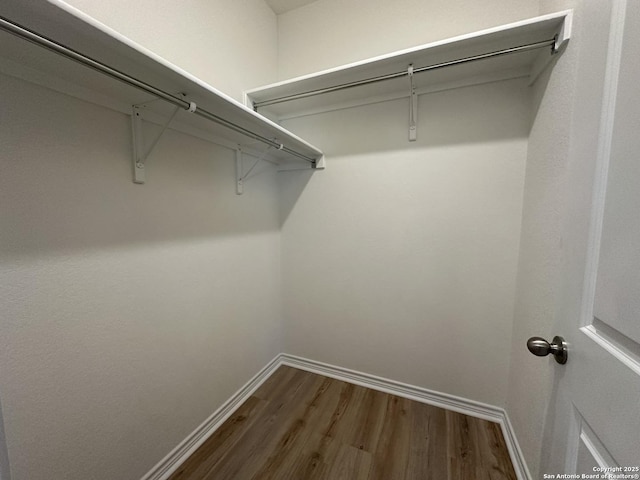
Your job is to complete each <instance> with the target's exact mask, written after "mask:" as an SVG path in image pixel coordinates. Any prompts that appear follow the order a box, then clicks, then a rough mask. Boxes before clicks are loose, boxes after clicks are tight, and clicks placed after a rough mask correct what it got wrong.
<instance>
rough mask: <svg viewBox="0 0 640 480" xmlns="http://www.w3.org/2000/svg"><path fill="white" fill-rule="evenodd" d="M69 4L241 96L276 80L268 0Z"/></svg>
mask: <svg viewBox="0 0 640 480" xmlns="http://www.w3.org/2000/svg"><path fill="white" fill-rule="evenodd" d="M67 3H69V4H71V5H73V6H74V7H76V8H78V9H80V10H82V11H83V12H85V13H87V14H89V15H90V16H92V17H94V18H95V19H97V20H99V21H100V22H102V23H104V24H106V25H108V26H109V27H111V28H113V29H114V30H117V31H118V32H120V33H122V34H123V35H125V36H126V37H129V38H130V39H131V40H133V41H134V42H137V43H139V44H140V45H142V46H144V47H146V48H148V49H149V50H151V51H152V52H154V53H156V54H158V55H160V56H161V57H164V58H166V59H167V60H169V61H170V62H171V63H173V64H175V65H177V66H178V67H180V68H182V69H183V70H186V71H187V72H189V73H191V74H192V75H195V76H196V77H198V78H201V79H202V80H204V81H205V82H207V83H209V84H210V85H213V86H214V87H215V88H217V89H218V90H220V91H222V92H224V93H226V94H227V95H230V96H232V97H234V98H235V99H236V100H239V101H241V100H242V92H243V91H244V90H248V89H249V88H252V87H257V86H260V85H265V84H268V83H271V82H273V81H274V80H275V76H276V68H277V58H278V43H277V42H278V31H277V27H276V25H277V18H276V15H275V14H274V13H273V11H272V10H271V9H270V8H269V7H268V6H267V5H266V3H265V2H264V0H206V1H203V0H181V1H179V2H176V1H173V0H135V1H130V0H109V1H108V2H102V1H99V0H67Z"/></svg>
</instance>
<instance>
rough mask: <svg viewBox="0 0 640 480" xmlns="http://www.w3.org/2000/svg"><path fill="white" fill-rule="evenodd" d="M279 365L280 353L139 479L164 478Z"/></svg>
mask: <svg viewBox="0 0 640 480" xmlns="http://www.w3.org/2000/svg"><path fill="white" fill-rule="evenodd" d="M280 365H281V361H280V355H278V356H276V357H275V358H274V359H273V360H271V361H270V362H269V363H268V364H267V366H265V367H264V368H263V369H262V370H260V372H258V373H257V374H256V375H255V376H254V377H253V378H252V379H251V380H249V381H248V382H247V383H246V384H244V385H243V386H242V387H241V388H240V390H238V391H237V392H236V393H234V394H233V395H232V396H231V397H230V398H229V399H228V400H227V401H226V402H225V403H224V404H222V406H221V407H220V408H218V410H216V411H215V412H214V413H213V414H212V415H211V416H210V417H209V418H207V419H206V420H205V421H204V422H203V423H202V424H201V425H200V426H198V427H197V428H196V429H195V430H194V431H193V432H192V433H191V434H189V436H188V437H187V438H185V439H184V440H183V441H182V442H181V443H180V444H179V445H178V446H177V447H176V448H174V449H173V450H172V451H171V452H170V453H169V454H168V455H167V456H166V457H164V458H163V459H162V460H160V462H158V463H157V464H156V465H155V466H154V467H153V468H152V469H151V470H149V472H147V474H146V475H145V476H144V477H142V479H141V480H166V479H167V478H169V476H170V475H171V474H172V473H173V472H175V471H176V470H177V469H178V467H179V466H180V465H182V463H184V461H185V460H186V459H187V458H189V456H190V455H191V454H192V453H193V452H195V451H196V450H197V449H198V447H200V445H202V444H203V443H204V442H205V441H206V440H207V439H208V438H209V437H210V436H211V435H212V434H213V432H215V431H216V430H217V429H218V428H219V427H220V426H221V425H222V424H223V423H224V422H225V421H226V420H227V419H228V418H229V417H230V416H231V415H233V413H234V412H235V411H236V410H237V409H238V407H240V405H242V404H243V403H244V402H245V401H246V400H247V399H248V398H249V397H250V396H251V395H253V392H255V391H256V390H257V389H258V388H259V387H260V385H262V384H263V383H264V382H265V381H266V380H267V379H268V378H269V377H270V376H271V375H272V374H273V372H275V371H276V370H277V369H278V367H279V366H280Z"/></svg>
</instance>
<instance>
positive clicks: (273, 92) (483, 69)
mask: <svg viewBox="0 0 640 480" xmlns="http://www.w3.org/2000/svg"><path fill="white" fill-rule="evenodd" d="M571 19H572V12H571V10H566V11H561V12H557V13H553V14H549V15H544V16H540V17H535V18H531V19H527V20H523V21H519V22H515V23H510V24H507V25H502V26H499V27H494V28H490V29H486V30H482V31H479V32H474V33H469V34H466V35H461V36H457V37H453V38H449V39H445V40H440V41H437V42H432V43H429V44H426V45H421V46H418V47H414V48H409V49H406V50H401V51H398V52H394V53H390V54H386V55H382V56H379V57H375V58H371V59H367V60H363V61H360V62H355V63H351V64H348V65H344V66H341V67H337V68H332V69H329V70H324V71H321V72H317V73H312V74H309V75H304V76H301V77H297V78H293V79H291V80H285V81H282V82H278V83H274V84H271V85H267V86H264V87H260V88H256V89H253V90H249V91H247V92H245V103H246V104H247V106H249V107H251V108H254V109H255V110H256V111H258V112H260V113H262V114H263V115H265V116H267V117H269V118H272V119H274V120H284V119H287V118H291V117H296V116H300V115H305V114H312V113H319V112H322V111H329V110H333V109H337V108H343V107H345V106H353V105H361V104H366V103H372V102H376V101H383V100H388V99H393V98H401V97H407V96H409V93H410V82H409V80H408V78H407V77H408V76H409V69H410V67H412V68H413V71H414V74H413V88H414V89H415V91H416V92H417V93H418V94H420V93H427V92H429V91H437V90H441V89H446V88H453V87H457V86H467V85H473V84H478V83H484V82H487V81H498V80H505V79H509V78H518V77H527V76H528V77H530V78H532V79H535V78H536V77H537V75H538V74H539V73H540V72H541V71H542V69H543V68H544V67H545V65H547V63H548V62H549V61H550V60H551V59H552V57H553V55H554V54H555V53H557V52H559V51H560V50H561V49H562V48H563V47H564V45H565V43H566V42H567V41H568V40H569V37H570V35H571Z"/></svg>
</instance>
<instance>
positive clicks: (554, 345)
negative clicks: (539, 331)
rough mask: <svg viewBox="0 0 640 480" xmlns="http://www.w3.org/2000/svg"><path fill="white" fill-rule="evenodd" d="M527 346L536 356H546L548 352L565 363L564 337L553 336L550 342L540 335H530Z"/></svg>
mask: <svg viewBox="0 0 640 480" xmlns="http://www.w3.org/2000/svg"><path fill="white" fill-rule="evenodd" d="M527 348H528V349H529V351H530V352H531V353H533V354H534V355H536V356H538V357H546V356H547V355H549V354H550V353H551V354H552V355H553V356H554V358H555V359H556V362H558V363H560V364H565V363H567V342H565V341H564V338H562V337H559V336H557V335H556V336H555V337H553V341H552V342H551V343H549V342H547V341H546V340H545V339H544V338H542V337H531V338H530V339H529V340H527Z"/></svg>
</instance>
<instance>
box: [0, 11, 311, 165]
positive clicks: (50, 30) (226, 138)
mask: <svg viewBox="0 0 640 480" xmlns="http://www.w3.org/2000/svg"><path fill="white" fill-rule="evenodd" d="M0 16H2V17H4V19H6V20H9V21H10V22H13V23H17V24H19V25H21V26H23V27H25V28H27V29H29V30H31V31H33V32H35V33H37V34H38V35H40V36H44V37H47V38H49V39H51V40H53V41H54V42H57V43H60V44H62V45H65V46H67V47H69V48H70V49H73V50H75V51H77V52H79V53H81V54H83V55H85V56H87V57H90V58H92V59H94V60H97V61H98V62H100V63H102V64H106V65H108V66H110V67H112V68H114V69H117V70H119V71H120V72H123V73H125V74H127V75H128V76H131V77H134V78H136V79H138V80H141V81H142V82H144V83H147V84H150V85H152V86H154V87H157V88H158V89H160V90H163V91H165V92H168V93H170V94H172V95H179V94H186V100H187V101H189V102H195V103H196V105H197V108H198V109H201V111H206V112H211V113H213V114H215V115H216V116H219V117H222V118H223V119H224V120H226V121H229V122H232V123H233V124H235V125H238V126H240V127H241V128H244V129H246V130H249V131H251V132H254V133H255V134H258V135H260V136H262V137H265V138H268V139H271V140H275V142H276V143H278V144H282V145H283V146H284V147H286V149H290V150H293V151H295V152H297V153H299V154H301V155H303V156H305V157H308V158H309V159H312V161H309V160H305V159H303V158H300V157H298V156H295V155H292V154H291V153H288V152H287V151H286V150H278V149H277V148H272V149H270V151H269V152H268V156H267V158H268V159H269V160H271V161H272V162H274V163H277V164H280V165H285V166H291V165H293V166H295V165H300V166H311V167H316V168H322V167H323V155H322V152H321V151H320V150H319V149H317V148H316V147H314V146H313V145H311V144H309V143H307V142H306V141H304V140H303V139H301V138H299V137H297V136H296V135H294V134H292V133H291V132H289V131H287V130H285V129H284V128H282V127H280V126H279V125H277V124H276V123H274V122H272V121H270V120H268V119H265V118H264V117H263V116H262V115H259V114H257V113H255V112H254V111H253V110H252V109H249V108H247V107H245V106H244V105H242V104H241V103H240V102H237V101H235V100H234V99H232V98H230V97H228V96H227V95H225V94H223V93H221V92H219V91H218V90H216V89H215V88H213V87H211V86H210V85H207V84H206V83H204V82H203V81H201V80H199V79H198V78H196V77H194V76H192V75H190V74H189V73H187V72H184V71H183V70H181V69H180V68H178V67H176V66H175V65H172V64H171V63H169V62H168V61H166V60H164V59H163V58H161V57H159V56H157V55H155V54H154V53H153V52H150V51H148V50H146V49H145V48H143V47H141V46H140V45H137V44H136V43H134V42H132V41H131V40H129V39H128V38H126V37H124V36H122V35H120V34H119V33H117V32H115V31H113V30H111V29H109V28H108V27H106V26H105V25H103V24H101V23H99V22H97V21H96V20H94V19H93V18H91V17H89V16H87V15H85V14H83V13H82V12H80V11H78V10H76V9H75V8H73V7H71V6H69V5H68V4H66V3H65V2H63V1H61V0H50V1H49V2H44V1H41V0H9V1H7V2H2V3H1V4H0ZM0 71H1V72H2V73H5V74H8V75H12V76H15V77H19V78H22V79H24V80H27V81H30V82H35V83H38V84H41V85H44V86H46V87H48V88H51V89H54V90H58V91H61V92H63V93H66V94H70V95H73V96H76V97H79V98H82V99H84V100H88V101H91V102H93V103H97V104H100V105H103V106H106V107H108V108H111V109H114V110H118V111H121V112H124V113H127V114H129V115H130V114H131V112H132V105H139V104H145V103H147V102H150V101H153V100H155V99H156V98H157V97H155V96H153V95H150V94H148V93H146V92H144V91H141V90H139V89H137V88H135V87H132V86H129V85H127V84H125V83H122V82H120V81H118V80H115V79H114V78H111V77H108V76H106V75H104V74H103V73H100V72H98V71H95V70H92V69H91V68H88V67H87V66H85V65H82V64H80V63H77V62H75V61H73V60H71V59H68V58H66V57H63V56H61V55H59V54H56V53H53V52H51V51H49V50H47V49H45V48H43V47H41V46H39V45H36V44H33V43H30V42H29V41H26V40H24V39H23V38H19V37H17V36H15V35H13V34H10V33H8V32H6V31H4V30H0ZM173 108H174V107H173V106H172V105H170V104H167V103H166V102H165V101H155V102H152V103H150V104H147V105H145V107H144V109H143V115H144V119H145V120H148V121H153V122H155V123H160V124H162V123H164V122H166V120H167V119H168V118H169V116H170V115H171V113H172V111H173ZM170 128H172V129H175V130H179V131H184V132H186V133H190V134H193V135H197V136H200V137H202V138H205V139H209V140H211V141H214V142H216V143H219V144H222V145H225V146H228V147H229V148H236V147H237V146H240V147H241V148H242V149H243V151H245V152H249V153H253V154H259V153H260V152H262V151H263V150H264V149H265V148H266V146H265V145H263V144H261V143H260V142H259V141H257V140H256V139H255V138H249V137H247V136H246V135H244V134H242V133H238V132H237V131H233V130H230V129H229V128H227V127H224V126H222V125H219V124H216V123H214V122H211V121H210V120H207V119H205V118H202V117H201V116H199V115H196V114H193V113H190V112H188V111H187V110H181V111H179V113H178V114H177V116H176V118H175V119H174V121H173V122H172V123H171V127H170Z"/></svg>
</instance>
